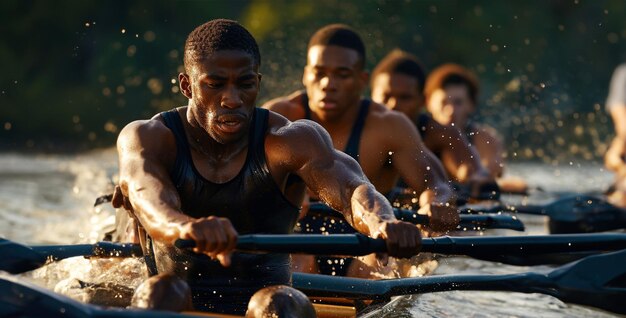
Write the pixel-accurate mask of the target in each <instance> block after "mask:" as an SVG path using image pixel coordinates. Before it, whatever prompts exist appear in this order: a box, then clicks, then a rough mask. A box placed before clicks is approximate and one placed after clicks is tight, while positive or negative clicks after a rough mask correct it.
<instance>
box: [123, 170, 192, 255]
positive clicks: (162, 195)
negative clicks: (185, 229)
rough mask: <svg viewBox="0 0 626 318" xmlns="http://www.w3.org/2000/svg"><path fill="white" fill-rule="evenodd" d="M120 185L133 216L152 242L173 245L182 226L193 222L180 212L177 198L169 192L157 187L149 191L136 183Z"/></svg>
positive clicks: (154, 186)
mask: <svg viewBox="0 0 626 318" xmlns="http://www.w3.org/2000/svg"><path fill="white" fill-rule="evenodd" d="M121 185H122V192H125V194H126V195H127V196H128V198H129V200H130V202H131V204H132V206H133V211H134V213H135V216H136V217H137V219H138V220H139V222H140V223H141V225H142V226H143V227H144V228H145V230H146V232H147V233H148V234H149V235H150V236H151V237H152V238H153V239H154V240H157V241H161V242H164V243H167V244H173V243H174V241H175V240H176V239H178V238H179V237H180V233H181V227H182V226H183V224H185V223H188V222H190V221H191V220H193V218H191V217H189V216H187V215H185V214H183V213H182V212H181V211H180V202H179V199H178V196H177V195H176V194H174V193H171V191H167V190H165V189H163V188H162V187H159V186H158V185H153V186H152V187H150V188H151V190H150V191H148V190H146V189H147V188H148V187H144V186H141V185H140V184H138V183H134V184H133V183H130V182H129V183H125V182H123V183H122V184H121Z"/></svg>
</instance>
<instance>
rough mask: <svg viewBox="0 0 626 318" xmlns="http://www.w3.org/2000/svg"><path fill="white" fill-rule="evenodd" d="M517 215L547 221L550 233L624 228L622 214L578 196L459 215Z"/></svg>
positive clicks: (625, 222)
mask: <svg viewBox="0 0 626 318" xmlns="http://www.w3.org/2000/svg"><path fill="white" fill-rule="evenodd" d="M475 211H480V212H483V213H500V212H518V213H525V214H534V215H545V216H548V217H549V218H550V220H549V223H548V226H549V228H550V233H555V234H559V233H589V232H603V231H610V230H616V229H623V228H626V210H624V209H621V208H618V207H616V206H614V205H612V204H610V203H608V202H606V201H604V200H602V199H599V198H597V197H594V196H590V195H584V194H578V195H572V196H567V197H565V198H561V199H558V200H556V201H554V202H552V203H550V204H547V205H518V206H495V207H490V208H474V209H464V210H462V211H461V212H462V213H466V214H469V213H473V212H475Z"/></svg>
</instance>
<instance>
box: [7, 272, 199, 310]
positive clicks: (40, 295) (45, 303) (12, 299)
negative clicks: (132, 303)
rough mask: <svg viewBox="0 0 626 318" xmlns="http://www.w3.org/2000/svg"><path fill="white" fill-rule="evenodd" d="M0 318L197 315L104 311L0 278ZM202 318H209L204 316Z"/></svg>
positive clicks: (22, 283)
mask: <svg viewBox="0 0 626 318" xmlns="http://www.w3.org/2000/svg"><path fill="white" fill-rule="evenodd" d="M0 317H32V318H39V317H67V318H87V317H92V318H126V317H127V318H142V317H145V318H148V317H155V318H191V317H198V316H196V315H185V314H179V313H173V312H167V311H153V310H141V309H122V308H110V309H104V308H101V307H98V306H94V305H88V304H83V303H81V302H78V301H76V300H73V299H71V298H69V297H66V296H63V295H60V294H56V293H53V292H51V291H49V290H46V289H44V288H41V287H39V286H35V285H32V284H28V283H26V282H22V281H19V280H18V278H17V277H10V276H2V277H0ZM203 317H209V316H204V315H203Z"/></svg>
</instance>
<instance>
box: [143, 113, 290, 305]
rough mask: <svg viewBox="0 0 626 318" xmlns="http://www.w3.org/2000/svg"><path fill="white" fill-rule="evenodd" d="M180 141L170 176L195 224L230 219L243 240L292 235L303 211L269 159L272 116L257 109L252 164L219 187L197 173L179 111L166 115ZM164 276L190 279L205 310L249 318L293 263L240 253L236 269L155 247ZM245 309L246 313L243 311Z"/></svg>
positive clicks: (251, 140) (271, 256) (281, 257)
mask: <svg viewBox="0 0 626 318" xmlns="http://www.w3.org/2000/svg"><path fill="white" fill-rule="evenodd" d="M161 116H162V118H163V120H164V121H165V124H166V126H167V127H168V128H169V129H170V130H172V133H173V134H174V136H175V139H176V145H177V150H176V161H175V163H174V167H173V169H172V171H171V172H170V175H171V177H172V181H173V183H174V185H175V186H176V189H177V190H178V194H179V196H180V199H181V205H182V211H183V212H184V213H185V214H187V215H189V216H192V217H194V218H199V217H206V216H209V215H214V216H219V217H226V218H228V219H230V221H231V223H232V224H233V226H234V227H235V229H236V230H237V232H238V233H239V234H240V235H242V234H250V233H266V234H289V233H292V232H293V228H294V225H295V223H296V220H297V217H298V213H299V209H298V208H297V207H295V206H294V205H293V204H291V202H289V201H288V200H287V199H286V198H285V197H284V195H283V193H282V192H281V190H280V189H279V187H278V186H277V184H276V182H275V181H274V179H273V178H272V175H271V173H270V171H269V168H268V166H267V162H266V158H265V147H264V145H265V143H264V141H265V134H266V130H267V121H268V116H269V112H268V111H267V110H265V109H260V108H256V109H255V111H254V115H253V119H252V124H251V127H250V133H249V144H248V153H247V157H246V161H245V163H244V165H243V167H242V169H241V171H240V172H239V174H237V176H235V177H234V178H233V179H232V180H230V181H228V182H226V183H222V184H217V183H214V182H211V181H208V180H206V179H205V178H204V177H202V176H201V175H200V173H199V172H198V171H197V170H196V168H195V166H194V164H193V161H192V158H191V152H190V149H189V144H188V141H187V137H186V135H185V131H184V128H183V124H182V121H181V118H180V115H179V113H178V111H177V110H176V109H174V110H171V111H168V112H163V113H161ZM154 250H155V252H156V253H155V254H156V255H155V256H156V257H155V260H156V264H157V266H156V267H157V270H158V272H173V273H175V274H177V275H178V276H180V277H182V278H183V279H185V280H186V281H187V282H188V283H189V285H190V287H191V289H192V294H193V303H194V307H195V308H196V309H199V310H209V311H217V312H230V313H238V314H242V313H245V308H246V307H245V306H246V305H247V302H248V300H249V298H250V297H251V296H252V294H253V293H254V292H255V291H256V290H258V289H260V288H263V287H265V286H269V285H277V284H289V283H290V279H291V272H290V259H289V255H286V254H248V253H238V252H235V253H234V254H233V256H232V264H231V266H230V267H228V268H225V267H222V266H221V265H220V264H219V262H217V261H213V260H211V259H210V258H209V257H207V256H205V255H199V254H195V253H193V252H191V251H189V250H183V249H178V248H176V247H173V246H165V245H162V244H158V243H156V242H154ZM242 306H243V307H242Z"/></svg>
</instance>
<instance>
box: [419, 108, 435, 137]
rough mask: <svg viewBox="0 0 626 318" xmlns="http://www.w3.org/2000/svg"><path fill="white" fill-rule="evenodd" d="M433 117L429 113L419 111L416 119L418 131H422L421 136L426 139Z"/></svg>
mask: <svg viewBox="0 0 626 318" xmlns="http://www.w3.org/2000/svg"><path fill="white" fill-rule="evenodd" d="M431 120H433V118H432V117H431V116H430V115H429V114H428V113H419V115H417V120H415V126H416V127H417V131H418V132H419V133H420V137H422V139H424V137H425V136H426V133H427V132H428V124H429V123H430V121H431Z"/></svg>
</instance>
